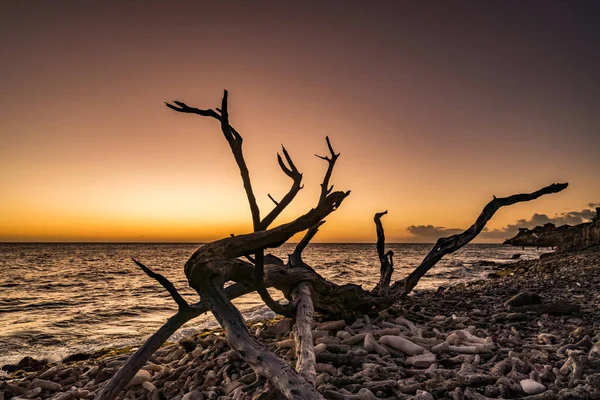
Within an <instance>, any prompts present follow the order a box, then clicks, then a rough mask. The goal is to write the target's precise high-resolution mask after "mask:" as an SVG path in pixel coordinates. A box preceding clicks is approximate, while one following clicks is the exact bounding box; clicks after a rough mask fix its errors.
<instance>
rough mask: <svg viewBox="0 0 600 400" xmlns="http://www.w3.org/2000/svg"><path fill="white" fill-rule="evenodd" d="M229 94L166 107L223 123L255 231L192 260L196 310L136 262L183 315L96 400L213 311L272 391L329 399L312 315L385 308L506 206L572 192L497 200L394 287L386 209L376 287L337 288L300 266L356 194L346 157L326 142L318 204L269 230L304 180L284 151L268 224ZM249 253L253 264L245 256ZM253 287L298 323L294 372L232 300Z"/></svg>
mask: <svg viewBox="0 0 600 400" xmlns="http://www.w3.org/2000/svg"><path fill="white" fill-rule="evenodd" d="M227 97H228V96H227V91H225V93H224V96H223V100H222V103H221V108H220V109H219V108H217V109H215V110H212V109H208V110H202V109H197V108H193V107H189V106H188V105H186V104H185V103H182V102H179V101H174V104H168V103H167V106H168V107H169V108H171V109H173V110H175V111H177V112H182V113H190V114H197V115H200V116H206V117H211V118H214V119H216V120H218V121H219V122H220V125H221V131H222V132H223V135H224V137H225V139H226V140H227V142H228V143H229V146H230V148H231V151H232V153H233V156H234V159H235V160H236V163H237V164H238V167H239V170H240V174H241V177H242V182H243V184H244V189H245V191H246V196H247V199H248V203H249V206H250V211H251V215H252V222H253V232H252V233H249V234H243V235H235V236H233V235H232V236H231V237H227V238H223V239H220V240H216V241H214V242H211V243H208V244H206V245H204V246H202V247H200V248H199V249H198V250H197V251H196V252H195V253H194V254H193V255H192V256H191V257H190V259H189V260H188V261H187V262H186V264H185V267H184V271H185V274H186V277H187V278H188V282H189V284H190V286H191V287H192V288H194V289H195V290H196V292H197V293H198V295H199V296H200V298H201V300H200V301H199V302H198V303H195V304H191V305H190V304H189V303H188V302H187V301H186V300H185V299H184V298H183V297H182V296H181V295H180V294H179V293H178V292H177V290H176V288H175V287H174V286H173V284H171V282H169V281H168V280H167V279H166V278H164V277H163V276H161V275H159V274H156V273H154V272H153V271H152V270H151V269H149V268H148V267H146V266H145V265H143V264H142V263H140V262H138V261H137V260H134V261H135V262H136V264H137V265H138V266H140V268H142V270H143V271H144V272H145V273H146V274H147V275H149V276H150V277H152V278H154V279H155V280H157V281H158V282H159V283H160V284H161V285H162V286H163V287H164V288H165V289H166V290H167V291H168V292H169V293H170V294H171V296H172V297H173V299H174V301H175V302H176V303H177V305H178V307H179V309H178V311H177V313H176V314H175V315H174V316H173V317H171V318H170V319H169V320H168V321H167V322H166V323H165V324H164V325H163V326H162V327H161V328H160V329H159V330H158V331H157V332H156V333H155V334H154V335H152V336H151V337H150V338H149V339H148V340H147V341H146V343H145V344H144V345H143V346H142V347H140V348H139V349H138V350H137V351H136V352H135V353H134V354H133V355H132V356H130V358H129V359H128V360H127V362H126V363H125V364H124V365H123V366H122V367H121V369H120V370H119V371H118V372H117V373H116V374H115V375H114V376H113V378H112V379H111V380H110V382H109V383H108V384H107V385H106V386H105V387H103V389H102V390H101V391H100V392H99V393H98V394H97V396H96V399H97V400H107V399H113V398H115V397H116V396H117V395H118V394H119V392H120V391H121V390H122V389H123V388H124V387H125V386H126V385H127V383H129V381H130V380H131V379H132V377H133V376H134V375H135V373H136V372H137V371H138V370H139V369H140V368H141V367H142V366H143V365H144V364H145V363H146V361H147V360H148V359H149V358H150V357H151V355H152V354H153V353H154V351H156V350H157V349H158V348H159V347H160V346H161V344H162V343H164V342H165V341H166V340H167V339H168V338H169V337H170V336H171V335H172V334H173V333H174V332H175V331H176V330H177V329H178V328H179V327H181V326H182V325H183V324H184V323H185V322H187V321H189V320H191V319H193V318H195V317H197V316H199V315H200V314H202V313H204V312H207V311H210V312H211V313H212V314H213V315H214V317H215V318H216V320H217V321H218V322H219V324H220V325H221V326H222V327H223V329H224V330H225V334H226V337H227V340H228V341H229V344H230V345H231V347H232V348H234V349H235V350H237V352H238V353H239V354H240V356H241V357H242V359H244V360H245V361H246V362H247V363H248V364H249V365H250V366H251V367H252V368H253V369H254V371H255V373H256V375H257V377H263V378H266V379H267V380H268V381H269V382H270V384H271V385H272V387H273V388H275V389H276V390H277V391H278V392H279V393H280V394H281V395H283V396H284V397H286V398H288V399H322V398H323V397H322V395H321V394H320V393H319V392H317V390H316V389H315V387H314V384H315V381H316V379H315V375H316V373H315V363H316V358H315V353H314V348H313V338H312V331H311V329H312V322H313V321H312V320H313V313H314V311H317V312H319V313H320V314H321V315H322V316H323V317H324V318H332V319H350V318H352V317H354V316H357V315H360V316H362V315H369V314H373V313H375V312H377V311H380V310H382V309H385V308H387V307H389V306H390V305H392V304H393V303H394V302H396V301H398V300H399V299H401V298H402V297H403V296H406V295H407V294H408V293H409V292H410V291H411V290H412V289H413V288H414V287H415V286H416V285H417V283H418V282H419V279H420V278H421V277H422V276H423V275H424V274H425V273H426V272H427V271H428V270H430V269H431V268H432V267H433V266H434V265H435V264H436V263H437V262H438V261H439V260H440V259H441V258H442V257H443V256H444V255H446V254H449V253H452V252H454V251H456V250H458V249H460V248H461V247H463V246H464V245H466V244H467V243H469V242H470V241H471V240H473V239H474V238H475V237H476V236H477V235H478V234H479V232H481V230H482V229H483V228H484V226H485V224H486V223H487V221H489V219H490V218H491V217H492V216H493V215H494V213H495V212H496V211H497V210H498V209H499V208H500V207H502V206H506V205H511V204H515V203H518V202H523V201H529V200H533V199H536V198H538V197H540V196H542V195H544V194H549V193H556V192H559V191H561V190H563V189H565V188H566V187H567V184H566V183H564V184H553V185H550V186H547V187H545V188H542V189H540V190H538V191H536V192H533V193H530V194H519V195H513V196H509V197H505V198H496V197H494V199H493V200H492V201H491V202H490V203H489V204H488V205H486V206H485V208H484V209H483V211H482V213H481V215H480V216H479V218H477V220H476V221H475V223H474V224H473V225H472V226H471V227H470V228H469V229H467V230H466V231H465V232H463V233H461V234H457V235H453V236H450V237H447V238H441V239H439V240H438V241H437V242H436V244H435V246H434V247H433V248H432V250H431V251H430V253H429V254H428V255H427V256H426V257H425V259H424V260H423V261H422V262H421V264H420V265H419V266H418V267H417V268H416V269H415V270H414V271H413V272H412V273H411V274H410V275H409V276H407V277H406V278H404V279H402V280H398V281H395V282H394V283H393V284H391V278H392V274H393V271H394V268H393V260H392V256H393V252H391V251H388V252H385V235H384V230H383V225H382V223H381V217H382V216H383V215H385V214H386V213H387V211H386V212H383V213H377V214H375V217H374V221H375V225H376V232H377V246H376V248H377V254H378V257H379V262H380V265H381V268H380V271H381V276H380V280H379V283H378V284H377V286H376V287H375V288H373V290H370V291H368V290H364V289H363V288H362V287H361V286H359V285H354V284H345V285H337V284H334V283H332V282H329V281H327V280H326V279H325V278H323V277H322V276H320V275H319V274H318V273H316V272H315V270H314V269H313V268H311V267H310V266H309V265H307V264H306V263H305V262H304V261H303V260H302V252H303V251H304V250H305V249H306V246H307V245H308V244H309V243H310V241H311V240H312V238H313V237H314V236H315V235H316V233H317V232H318V228H319V227H320V226H321V225H322V224H323V223H324V222H325V221H324V218H326V217H327V216H328V215H329V214H331V213H332V212H333V211H335V210H336V209H337V208H338V207H339V206H340V205H341V204H342V202H343V200H344V199H345V198H346V197H347V196H348V195H349V194H350V192H349V191H345V192H344V191H336V192H334V191H333V186H330V180H331V175H332V172H333V169H334V166H335V163H336V161H337V159H338V157H339V156H340V154H339V153H335V151H334V149H333V147H332V145H331V142H330V140H329V138H328V137H327V138H326V141H327V146H328V149H329V153H330V154H329V155H328V156H324V157H322V156H317V157H319V158H321V159H323V160H325V161H327V163H328V168H327V171H326V173H325V175H324V179H323V182H322V184H321V193H320V196H319V199H318V202H317V205H316V206H315V208H313V209H311V210H309V211H308V212H306V213H305V214H304V215H301V216H300V217H298V218H297V219H295V220H293V221H291V222H288V223H285V224H281V225H278V226H275V227H273V228H270V226H271V224H272V223H273V222H274V221H275V219H276V218H277V217H278V216H279V215H280V213H281V212H282V211H283V210H284V209H285V207H286V206H287V205H289V204H290V203H291V202H292V200H293V199H294V197H295V196H296V194H297V193H298V192H299V191H300V190H301V189H302V185H301V182H302V174H301V173H300V172H299V171H298V169H297V168H296V166H295V165H294V163H293V161H292V158H291V157H290V155H289V153H288V151H287V150H286V149H285V148H282V154H283V157H282V156H281V155H279V154H278V155H277V161H278V164H279V166H280V167H281V169H282V170H283V172H284V173H285V174H286V175H287V176H289V177H290V178H291V179H292V186H291V188H290V190H289V192H288V193H287V194H286V195H285V196H284V197H283V198H282V199H281V200H280V201H277V200H275V199H274V198H273V197H272V196H271V195H270V194H269V195H268V196H269V198H270V199H271V200H272V201H273V202H274V203H275V206H274V208H273V209H272V210H271V211H270V212H269V213H268V214H267V215H266V216H265V217H264V218H262V219H261V217H260V210H259V208H258V206H257V203H256V197H255V195H254V192H253V189H252V184H251V181H250V174H249V171H248V168H247V166H246V163H245V160H244V155H243V152H242V143H243V139H242V136H241V135H240V133H239V132H238V131H236V130H235V129H234V128H233V127H232V126H231V125H230V123H229V115H228V111H227V110H228V109H227V100H228V98H227ZM284 159H285V161H284ZM302 231H306V234H305V236H304V237H303V238H302V240H301V241H300V242H299V243H298V245H297V246H296V248H295V250H294V252H293V253H292V254H290V256H289V259H288V262H287V263H285V262H284V261H283V260H281V259H279V258H277V257H274V256H272V255H269V254H267V255H265V249H268V248H274V247H278V246H280V245H282V244H283V243H285V242H286V241H288V240H289V239H290V238H291V237H292V236H293V235H295V234H297V233H299V232H302ZM242 257H244V258H246V259H247V260H248V261H245V260H242V259H241V258H242ZM229 281H233V282H234V284H232V285H230V286H228V287H227V288H225V287H224V285H225V283H226V282H229ZM267 287H273V288H276V289H278V290H280V291H281V292H282V293H283V295H284V296H285V298H286V299H287V300H288V301H289V302H288V304H282V303H279V302H277V301H275V300H273V299H272V298H271V296H270V295H269V293H268V291H267ZM252 291H256V292H258V293H259V294H260V296H261V298H262V300H263V301H264V303H265V304H266V305H267V306H268V307H269V308H271V309H272V310H273V311H274V312H276V313H278V314H282V315H286V316H291V317H293V318H294V319H295V326H294V332H295V337H296V354H297V357H298V360H297V364H296V365H297V367H296V371H295V370H293V369H292V368H290V367H289V366H288V365H287V364H286V363H285V362H283V361H282V360H281V359H279V358H278V357H277V356H276V355H274V354H273V353H272V352H270V351H269V350H268V349H267V348H266V347H265V346H263V345H262V344H261V343H259V342H258V341H257V340H256V339H254V337H253V336H252V335H250V333H249V332H248V328H247V325H246V323H245V321H244V319H243V317H242V315H241V314H240V312H239V311H238V310H237V308H236V307H235V306H234V305H233V304H232V303H231V300H232V299H234V298H235V297H238V296H241V295H243V294H246V293H250V292H252ZM348 361H349V362H350V361H351V360H348Z"/></svg>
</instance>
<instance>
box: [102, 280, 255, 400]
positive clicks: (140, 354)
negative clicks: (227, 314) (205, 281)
mask: <svg viewBox="0 0 600 400" xmlns="http://www.w3.org/2000/svg"><path fill="white" fill-rule="evenodd" d="M252 291H253V288H249V287H247V286H244V285H242V284H239V283H236V284H233V285H231V286H229V287H227V288H225V293H226V295H227V296H229V298H230V299H234V298H236V297H240V296H243V295H245V294H247V293H250V292H252ZM207 311H209V310H208V307H207V306H206V304H205V302H203V301H200V302H199V303H197V304H192V305H190V306H188V307H187V308H181V307H180V308H179V311H177V313H176V314H175V315H173V316H172V317H171V318H169V319H168V320H167V322H166V323H165V324H164V325H163V326H162V327H160V329H159V330H158V331H156V332H155V333H154V334H153V335H152V336H150V337H149V338H148V339H147V340H146V342H145V343H144V344H143V345H142V346H141V347H139V348H138V349H137V350H136V351H135V353H133V354H132V355H131V356H129V358H128V359H127V361H125V363H124V364H123V366H122V367H121V368H119V370H118V371H117V373H116V374H115V375H113V377H112V378H111V379H110V381H109V382H108V384H107V385H106V386H104V387H103V388H102V389H101V390H100V392H99V393H98V394H97V395H96V397H95V400H112V399H114V398H115V397H117V395H118V394H119V393H120V392H121V391H122V390H123V389H124V388H125V386H126V385H127V384H128V383H129V382H130V381H131V379H132V378H133V377H134V375H135V374H136V373H137V372H138V371H139V370H140V368H142V367H143V366H144V365H145V364H146V362H148V360H149V359H150V357H151V356H152V354H154V352H155V351H156V350H158V349H159V348H160V346H162V345H163V344H164V343H165V342H166V341H167V340H168V339H169V338H170V337H171V335H173V334H174V333H175V332H176V331H177V330H178V329H179V328H181V327H182V326H183V324H185V323H186V322H188V321H190V320H192V319H194V318H196V317H198V316H200V315H202V314H203V313H205V312H207Z"/></svg>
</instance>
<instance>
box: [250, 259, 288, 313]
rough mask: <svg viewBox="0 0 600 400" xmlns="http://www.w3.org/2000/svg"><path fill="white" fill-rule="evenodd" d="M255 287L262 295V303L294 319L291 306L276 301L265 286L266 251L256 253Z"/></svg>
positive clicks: (275, 311)
mask: <svg viewBox="0 0 600 400" xmlns="http://www.w3.org/2000/svg"><path fill="white" fill-rule="evenodd" d="M254 259H255V261H254V286H255V288H256V291H257V292H258V294H259V295H260V298H261V299H262V301H263V302H264V303H265V304H266V306H267V307H269V308H270V309H271V310H272V311H273V312H274V313H276V314H280V315H284V316H286V317H293V314H294V313H293V308H292V307H291V306H289V305H287V306H285V305H283V304H281V303H279V302H278V301H275V300H274V299H273V298H272V297H271V295H270V294H269V291H268V290H267V287H266V286H265V272H264V270H265V252H264V250H260V251H257V252H256V253H254Z"/></svg>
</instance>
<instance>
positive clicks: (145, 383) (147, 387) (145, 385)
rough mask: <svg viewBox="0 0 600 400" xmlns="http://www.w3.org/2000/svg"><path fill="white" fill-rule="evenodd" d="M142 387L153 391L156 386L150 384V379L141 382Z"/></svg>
mask: <svg viewBox="0 0 600 400" xmlns="http://www.w3.org/2000/svg"><path fill="white" fill-rule="evenodd" d="M142 387H143V388H144V389H146V390H147V391H149V392H153V391H154V390H156V386H154V384H152V382H150V381H144V382H142Z"/></svg>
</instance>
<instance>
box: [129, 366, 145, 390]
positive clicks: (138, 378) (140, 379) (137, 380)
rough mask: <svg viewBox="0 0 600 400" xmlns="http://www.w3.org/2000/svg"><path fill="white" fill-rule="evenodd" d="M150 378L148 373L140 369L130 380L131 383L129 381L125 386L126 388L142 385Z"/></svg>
mask: <svg viewBox="0 0 600 400" xmlns="http://www.w3.org/2000/svg"><path fill="white" fill-rule="evenodd" d="M150 378H151V376H150V372H148V371H146V370H143V369H140V370H139V371H138V372H137V373H136V374H135V376H134V377H133V378H131V381H129V383H128V384H127V387H131V386H138V385H141V384H142V383H144V382H146V381H149V380H150Z"/></svg>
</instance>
